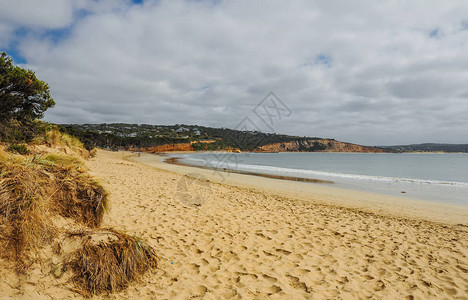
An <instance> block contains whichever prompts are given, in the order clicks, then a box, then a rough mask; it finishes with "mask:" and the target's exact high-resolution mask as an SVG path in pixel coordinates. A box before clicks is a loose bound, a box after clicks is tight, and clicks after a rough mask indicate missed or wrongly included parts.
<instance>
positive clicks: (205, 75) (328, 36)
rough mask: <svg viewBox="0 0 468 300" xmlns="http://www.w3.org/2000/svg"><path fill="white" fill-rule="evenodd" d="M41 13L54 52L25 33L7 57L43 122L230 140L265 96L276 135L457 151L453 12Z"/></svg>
mask: <svg viewBox="0 0 468 300" xmlns="http://www.w3.org/2000/svg"><path fill="white" fill-rule="evenodd" d="M51 1H52V0H51ZM71 3H73V4H71ZM45 6H47V7H48V8H49V9H50V10H51V12H49V14H50V16H52V15H53V14H58V15H60V16H59V17H58V18H57V20H58V21H57V22H58V23H57V24H55V23H54V24H52V23H47V22H48V21H47V20H42V19H38V20H36V21H34V22H36V23H35V24H36V25H37V26H42V27H48V28H52V27H54V28H56V27H58V28H61V27H66V26H70V35H69V36H68V37H66V38H65V39H63V40H59V41H58V42H57V43H52V42H50V40H47V39H44V38H43V36H42V35H41V34H39V33H36V31H34V30H32V31H31V32H32V33H31V35H28V36H26V37H24V38H22V39H21V40H20V41H19V43H18V48H19V50H20V51H21V53H22V54H23V55H24V56H25V58H27V61H28V64H29V66H30V67H31V68H33V69H34V70H36V72H37V75H38V76H39V78H41V79H43V80H45V81H47V82H48V83H49V84H50V86H51V88H52V93H53V96H54V98H55V99H56V101H57V106H56V108H54V109H52V110H50V111H49V112H48V113H47V115H46V119H47V120H50V121H54V122H66V123H71V122H131V123H153V124H159V123H160V124H171V123H186V124H200V125H209V126H217V127H229V126H230V127H233V126H235V125H237V123H238V122H240V121H241V120H242V118H243V117H245V116H248V115H249V114H250V113H251V110H252V109H253V108H254V107H255V105H256V104H257V103H258V102H260V101H261V100H262V99H263V97H265V96H266V94H267V93H268V92H269V91H271V90H273V91H275V92H276V94H277V95H278V96H279V97H280V98H281V99H282V100H283V101H284V102H285V103H286V104H287V105H288V107H289V108H290V109H291V110H292V112H293V114H292V116H291V117H290V118H286V119H283V120H281V121H279V122H277V123H276V124H275V130H276V131H277V132H281V133H288V134H294V135H310V136H325V137H331V138H337V139H342V140H346V141H351V142H356V143H363V144H400V143H410V142H426V141H434V142H437V141H442V140H443V141H449V142H466V140H464V139H466V133H465V132H466V128H467V123H466V121H463V120H460V116H461V115H467V114H468V107H467V105H466V104H465V103H466V102H467V95H468V91H467V89H468V88H466V84H465V82H466V81H467V79H468V78H467V76H468V75H467V73H466V68H467V66H468V54H466V53H468V44H467V41H468V30H463V26H462V25H461V24H463V21H466V16H465V15H464V14H463V12H464V11H465V12H466V9H467V8H468V6H467V4H466V3H465V2H461V1H453V2H450V3H447V2H445V1H427V2H426V3H425V5H424V6H420V5H419V4H416V3H408V2H398V3H394V2H388V3H377V2H375V3H369V2H352V3H351V2H348V1H342V2H324V1H320V2H312V1H299V0H298V1H290V2H288V4H287V5H286V4H285V3H284V2H282V1H256V2H255V3H253V2H251V1H221V2H219V3H217V4H216V5H214V4H213V2H212V1H193V2H192V1H150V0H148V1H145V2H144V4H142V5H131V3H130V1H111V0H105V1H103V0H101V1H88V0H80V1H75V2H72V1H70V2H66V1H65V2H64V4H62V6H61V7H53V6H51V5H47V3H46V4H45ZM14 9H17V7H15V8H14ZM78 10H80V11H85V12H87V14H86V15H85V16H83V17H80V18H78V17H77V12H78ZM0 14H1V13H0ZM27 14H28V13H27V12H26V13H25V14H23V15H17V16H16V17H14V18H15V19H14V20H13V19H12V18H10V19H8V20H10V21H8V22H6V21H1V22H0V43H6V41H7V40H8V39H11V30H12V28H15V26H16V25H15V24H20V23H21V22H22V23H21V24H23V26H32V27H35V26H36V25H34V26H33V24H32V23H27V21H25V20H26V19H27V16H28V15H27ZM44 18H45V17H44ZM31 22H32V21H31ZM28 24H29V25H28ZM2 26H3V27H2ZM435 28H439V31H440V33H441V34H440V38H438V39H434V38H431V37H430V32H431V31H432V30H434V29H435ZM33 29H34V28H33ZM320 55H321V56H320ZM320 57H321V58H320ZM205 87H206V88H205ZM448 120H453V121H448ZM430 133H433V135H431V134H430Z"/></svg>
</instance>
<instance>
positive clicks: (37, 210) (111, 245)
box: [0, 149, 157, 296]
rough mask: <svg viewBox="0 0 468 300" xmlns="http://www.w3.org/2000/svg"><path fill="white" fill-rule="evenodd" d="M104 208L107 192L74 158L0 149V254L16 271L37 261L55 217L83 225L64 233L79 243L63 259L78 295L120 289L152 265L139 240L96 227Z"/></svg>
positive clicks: (154, 260)
mask: <svg viewBox="0 0 468 300" xmlns="http://www.w3.org/2000/svg"><path fill="white" fill-rule="evenodd" d="M107 207H108V193H107V192H106V190H105V189H104V188H103V187H102V186H101V185H100V184H99V183H98V182H97V181H96V180H94V179H93V178H92V177H91V176H90V175H88V173H87V172H86V168H85V167H84V163H83V161H82V160H81V159H80V158H78V157H76V156H69V155H65V154H57V153H49V154H43V155H27V156H23V155H18V154H13V153H7V152H4V151H3V150H1V149H0V255H1V256H2V257H3V258H6V259H9V260H10V261H13V262H15V265H16V271H17V272H19V273H26V272H27V271H28V270H29V269H30V267H31V265H33V264H34V262H35V260H36V259H37V256H35V255H34V254H35V253H36V251H37V250H40V249H41V248H43V247H44V246H45V245H47V244H52V242H53V241H54V239H55V238H56V237H57V236H58V234H59V233H60V232H61V229H60V228H57V227H56V226H55V225H54V223H53V222H52V220H53V218H54V216H56V215H61V216H63V217H65V218H68V219H72V220H74V222H76V223H77V224H78V225H80V226H83V225H84V226H85V227H84V228H88V229H83V227H79V228H81V230H80V231H78V233H76V232H75V233H69V235H75V236H76V235H79V236H81V239H82V241H83V244H82V247H81V248H80V249H78V250H76V251H75V252H73V253H70V257H71V259H70V260H69V261H68V262H67V265H69V266H70V267H71V268H70V269H71V270H73V276H72V280H73V282H74V284H75V285H76V286H77V289H76V291H77V292H79V293H80V294H82V295H84V296H91V295H93V294H102V293H109V292H117V291H121V290H123V289H125V288H126V287H128V285H129V284H131V282H133V281H135V280H138V279H139V278H141V276H142V275H143V274H144V273H145V272H146V271H147V270H149V269H151V268H155V267H156V266H157V258H156V254H155V251H154V249H153V248H152V247H150V246H149V245H147V244H145V242H143V241H142V240H140V239H138V238H137V237H135V236H130V235H127V234H125V233H122V232H119V231H116V230H113V229H99V227H100V225H101V223H102V220H103V217H104V214H105V212H106V210H107ZM62 232H63V231H62ZM96 237H98V238H97V239H96ZM96 240H97V241H96Z"/></svg>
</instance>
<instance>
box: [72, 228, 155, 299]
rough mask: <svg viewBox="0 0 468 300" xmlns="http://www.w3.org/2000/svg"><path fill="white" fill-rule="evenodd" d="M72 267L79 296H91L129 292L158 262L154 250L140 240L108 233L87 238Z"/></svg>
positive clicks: (110, 231)
mask: <svg viewBox="0 0 468 300" xmlns="http://www.w3.org/2000/svg"><path fill="white" fill-rule="evenodd" d="M81 234H85V233H81ZM70 265H71V268H72V270H73V272H74V277H73V280H74V282H75V284H76V285H77V286H78V287H79V289H80V290H79V292H80V293H81V294H83V295H88V296H89V295H92V294H95V295H98V294H102V293H109V292H118V291H121V290H123V289H125V288H127V287H128V285H129V284H130V283H131V282H132V281H135V280H138V279H140V278H141V276H142V275H143V274H144V273H145V272H146V271H148V270H149V269H151V268H155V267H156V266H157V258H156V253H155V252H154V249H153V248H151V247H150V246H148V245H146V244H145V243H144V242H143V241H141V240H139V239H138V238H137V237H135V236H133V237H132V236H129V235H126V234H124V233H121V232H118V231H115V230H112V229H108V230H106V231H100V232H94V233H92V234H90V235H88V236H87V239H86V241H85V242H84V244H83V248H81V249H79V250H77V251H75V252H74V253H73V259H72V260H71V262H70Z"/></svg>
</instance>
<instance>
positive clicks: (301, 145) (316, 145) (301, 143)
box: [255, 139, 391, 153]
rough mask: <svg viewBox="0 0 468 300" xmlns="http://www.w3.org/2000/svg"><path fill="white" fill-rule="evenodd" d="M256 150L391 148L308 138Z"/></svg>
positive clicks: (372, 150)
mask: <svg viewBox="0 0 468 300" xmlns="http://www.w3.org/2000/svg"><path fill="white" fill-rule="evenodd" d="M255 152H363V153H384V152H391V150H388V149H383V148H378V147H368V146H361V145H356V144H350V143H344V142H339V141H335V140H330V139H306V140H296V141H291V142H283V143H274V144H268V145H264V146H261V147H258V148H257V149H255Z"/></svg>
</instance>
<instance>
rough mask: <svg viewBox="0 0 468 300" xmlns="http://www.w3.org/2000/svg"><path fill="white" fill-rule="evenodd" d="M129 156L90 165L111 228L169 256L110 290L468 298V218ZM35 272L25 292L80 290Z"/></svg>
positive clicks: (6, 292) (217, 295)
mask: <svg viewBox="0 0 468 300" xmlns="http://www.w3.org/2000/svg"><path fill="white" fill-rule="evenodd" d="M125 156H128V153H127V154H125V153H113V152H106V151H99V152H98V155H97V158H94V159H92V160H90V161H89V162H88V163H87V164H88V167H89V168H90V170H91V174H93V175H94V176H96V177H97V178H100V181H101V183H102V184H103V185H104V186H105V187H106V188H107V189H108V190H109V191H110V193H111V197H110V204H111V210H110V212H109V213H108V214H107V215H106V216H105V218H104V226H106V225H108V226H112V227H114V228H116V229H120V230H125V231H128V232H130V233H132V234H136V235H138V236H141V237H143V238H144V239H146V240H147V241H148V243H149V244H150V245H151V246H153V247H154V248H155V249H156V250H157V252H158V254H159V256H160V261H159V267H158V269H157V270H155V271H152V272H151V273H148V274H146V275H145V277H144V278H143V280H142V282H140V283H138V284H136V285H134V286H131V287H130V288H128V289H127V290H125V291H123V292H121V293H119V294H113V295H110V298H129V299H137V298H138V299H265V298H271V299H364V298H372V299H467V298H468V274H467V273H468V258H467V255H468V224H467V221H468V220H467V219H466V218H465V222H462V224H457V223H456V222H455V223H453V224H448V223H445V224H444V223H437V222H430V221H425V220H422V219H421V218H420V217H418V218H410V217H398V216H396V215H395V214H394V213H392V214H386V213H385V211H383V210H382V209H381V208H379V211H380V213H374V212H371V211H368V210H364V209H359V208H344V207H339V206H337V205H336V203H338V202H339V199H338V200H336V201H335V202H333V203H335V204H334V205H326V204H323V201H318V200H319V199H316V200H317V201H315V200H314V197H315V196H311V197H310V199H305V198H304V197H301V199H296V198H295V197H292V196H290V197H286V196H284V195H281V194H280V193H276V192H273V191H271V192H268V191H267V190H265V189H256V188H252V187H241V186H230V185H226V184H219V183H216V182H213V181H211V180H210V182H209V183H207V182H206V181H202V182H200V181H197V180H193V179H190V178H189V177H184V176H183V175H180V174H177V173H174V172H169V171H165V170H160V169H157V168H154V167H150V166H145V165H142V164H139V163H136V162H132V161H128V160H125V159H124V158H125ZM181 168H182V167H181ZM184 168H185V169H179V170H186V172H192V173H193V172H194V169H193V168H187V167H184ZM195 173H196V172H195ZM269 180H273V179H269ZM273 182H275V181H273ZM337 197H338V198H339V196H337ZM461 216H462V217H463V214H462V215H461ZM458 221H460V218H459V219H458ZM46 270H48V269H47V268H46ZM34 272H37V273H38V274H36V275H31V276H30V277H31V278H36V282H35V284H34V285H28V290H23V292H22V294H23V297H25V298H28V296H34V297H39V296H42V297H43V298H44V299H50V298H54V297H55V298H61V299H65V298H74V297H79V296H78V295H77V294H75V293H73V292H72V291H70V290H67V289H65V288H62V287H60V286H57V285H56V284H57V283H56V282H55V281H54V279H53V277H52V276H51V275H50V274H43V273H41V271H40V270H36V271H34ZM44 272H45V271H44ZM0 275H1V278H2V279H1V280H0V287H2V292H1V293H0V296H13V297H18V295H20V294H18V291H17V290H15V287H14V286H12V283H11V281H9V280H10V279H11V278H10V277H11V276H9V275H8V274H5V272H2V274H0ZM9 278H10V279H9ZM54 285H55V286H54ZM103 298H106V297H103Z"/></svg>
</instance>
